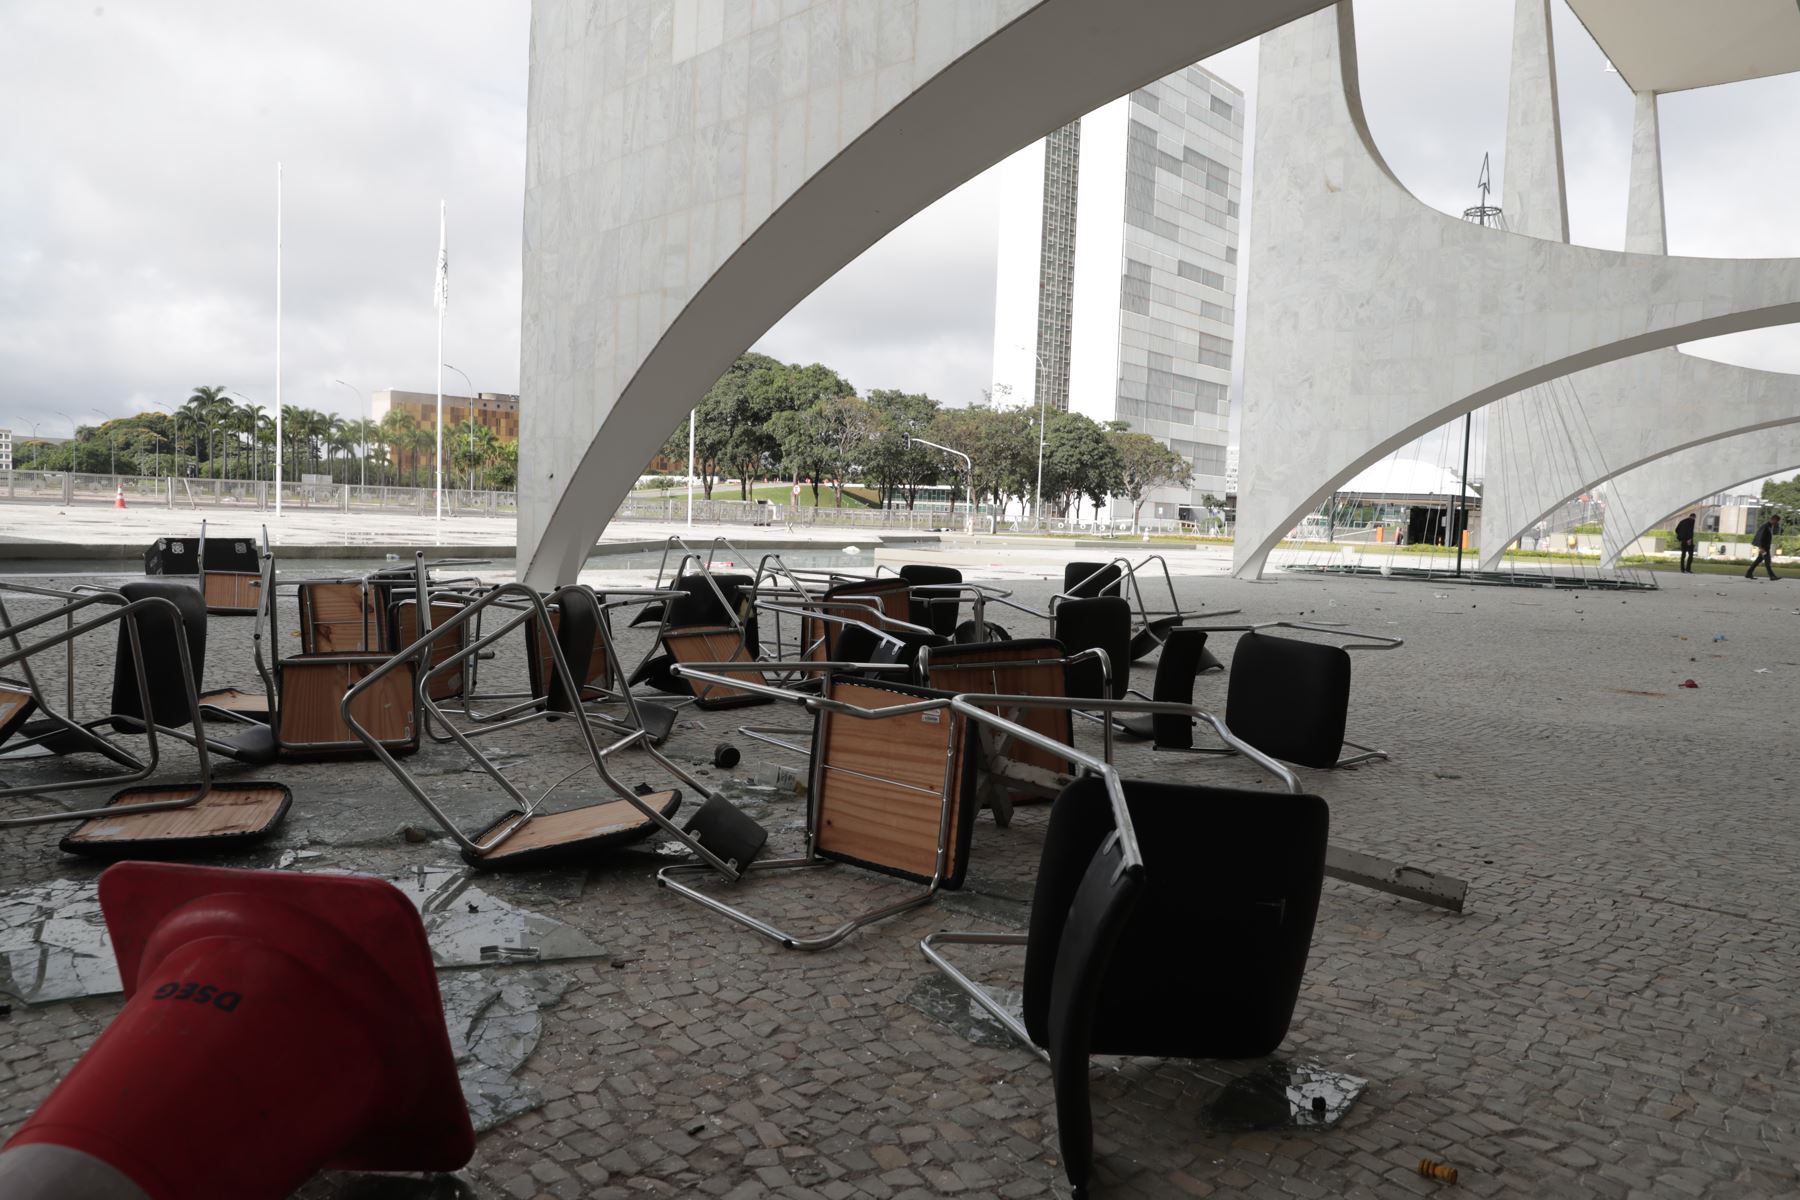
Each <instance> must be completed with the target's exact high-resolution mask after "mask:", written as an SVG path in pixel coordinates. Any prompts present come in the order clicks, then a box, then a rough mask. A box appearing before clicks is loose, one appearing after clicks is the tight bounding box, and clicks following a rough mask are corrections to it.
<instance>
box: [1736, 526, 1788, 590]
mask: <svg viewBox="0 0 1800 1200" xmlns="http://www.w3.org/2000/svg"><path fill="white" fill-rule="evenodd" d="M1780 532H1781V514H1780V513H1776V514H1774V515H1773V516H1771V517H1770V518H1769V519H1768V520H1766V521H1764V522H1763V523H1762V524H1761V525H1760V526H1759V527H1758V528H1757V530H1756V536H1755V537H1753V538H1751V539H1750V544H1751V545H1753V546H1755V547H1756V549H1757V550H1758V551H1759V553H1758V554H1757V556H1756V561H1755V562H1753V563H1751V564H1750V569H1749V570H1748V571H1745V572H1744V578H1745V579H1755V578H1756V568H1758V567H1761V568H1762V569H1763V570H1765V571H1767V572H1768V573H1769V578H1770V579H1773V578H1775V551H1774V547H1775V535H1776V534H1778V533H1780Z"/></svg>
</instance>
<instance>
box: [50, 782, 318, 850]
mask: <svg viewBox="0 0 1800 1200" xmlns="http://www.w3.org/2000/svg"><path fill="white" fill-rule="evenodd" d="M191 791H193V788H192V787H191V786H188V787H181V786H176V787H168V786H165V785H154V784H153V785H148V786H144V787H131V788H126V789H125V790H123V791H121V792H119V793H118V794H117V795H115V796H114V797H113V798H112V800H111V801H109V802H108V803H109V806H114V805H126V804H145V803H151V802H155V801H158V800H165V799H166V800H173V799H176V798H178V797H180V796H183V795H185V794H187V793H189V792H191ZM293 801H294V796H293V793H292V792H290V791H289V790H288V788H287V786H286V785H285V784H280V783H268V782H245V783H233V784H223V785H216V786H214V787H213V789H212V790H211V791H210V792H208V793H207V794H206V795H205V796H204V797H202V798H201V799H200V801H199V802H198V803H195V804H191V805H188V806H187V807H185V808H169V809H164V810H162V811H160V812H138V813H128V814H126V815H124V816H104V815H103V816H97V817H90V818H89V819H88V820H86V821H83V822H82V823H81V824H80V825H78V826H76V827H75V829H74V830H73V831H72V832H70V833H69V834H68V835H67V836H65V837H64V838H63V839H62V842H61V843H60V844H61V846H62V849H63V852H64V853H67V854H81V855H86V856H88V857H91V858H184V857H188V856H190V855H195V854H216V853H222V852H224V851H227V850H235V849H238V848H240V847H243V846H245V845H248V844H251V843H253V842H257V841H260V840H261V839H263V838H265V837H267V836H268V835H269V834H271V833H273V832H274V831H275V828H276V826H278V825H280V824H281V821H282V818H284V817H285V816H287V811H288V808H289V807H290V806H291V805H292V804H293Z"/></svg>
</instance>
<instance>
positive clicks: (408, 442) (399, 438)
mask: <svg viewBox="0 0 1800 1200" xmlns="http://www.w3.org/2000/svg"><path fill="white" fill-rule="evenodd" d="M418 432H419V423H418V421H417V420H415V419H414V418H413V415H412V414H411V413H409V412H402V411H400V410H399V409H389V410H388V413H387V415H386V416H384V417H382V418H381V440H382V443H383V444H384V445H386V446H387V448H388V451H389V457H390V459H394V460H395V463H394V465H395V466H396V467H398V466H399V463H398V461H397V456H398V455H399V454H402V453H410V452H411V451H412V450H413V437H414V435H416V434H417V433H418ZM411 465H415V466H416V462H415V463H414V464H411Z"/></svg>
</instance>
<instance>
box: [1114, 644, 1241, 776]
mask: <svg viewBox="0 0 1800 1200" xmlns="http://www.w3.org/2000/svg"><path fill="white" fill-rule="evenodd" d="M1224 669H1225V667H1224V664H1222V663H1221V662H1219V660H1218V659H1216V658H1214V657H1213V656H1212V652H1211V651H1209V650H1208V649H1207V648H1206V630H1204V629H1182V628H1175V629H1171V630H1169V631H1168V633H1167V634H1166V636H1165V637H1164V639H1163V644H1162V656H1161V657H1160V658H1158V659H1157V660H1156V682H1155V683H1154V684H1152V685H1151V691H1152V693H1153V694H1152V695H1150V696H1148V697H1146V699H1150V700H1155V701H1160V702H1163V703H1169V704H1192V703H1193V702H1194V680H1195V679H1197V678H1199V677H1200V675H1202V674H1203V673H1205V672H1207V671H1214V670H1218V671H1222V670H1224ZM1134 693H1135V694H1137V695H1142V693H1141V692H1137V691H1136V689H1129V690H1128V692H1127V694H1128V695H1129V694H1134ZM1229 723H1230V722H1229V721H1227V724H1229ZM1115 724H1116V725H1117V727H1118V730H1119V732H1120V733H1123V734H1125V735H1126V736H1127V737H1134V738H1144V739H1155V741H1156V748H1157V749H1159V750H1186V749H1188V748H1189V747H1191V746H1192V745H1193V744H1194V721H1193V718H1191V717H1187V716H1183V715H1181V714H1178V713H1157V714H1151V713H1131V714H1129V715H1127V716H1123V717H1118V718H1115Z"/></svg>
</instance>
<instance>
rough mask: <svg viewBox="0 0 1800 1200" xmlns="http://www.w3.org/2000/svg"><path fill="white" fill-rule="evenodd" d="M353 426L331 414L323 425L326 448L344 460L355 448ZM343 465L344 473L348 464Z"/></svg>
mask: <svg viewBox="0 0 1800 1200" xmlns="http://www.w3.org/2000/svg"><path fill="white" fill-rule="evenodd" d="M355 424H356V423H355V422H354V421H346V420H344V418H342V417H340V416H337V415H336V414H333V415H332V416H331V417H330V418H329V419H328V420H327V422H326V425H325V445H326V447H327V448H328V449H331V450H336V451H338V452H339V453H340V454H342V455H343V456H344V457H345V458H346V459H347V458H349V457H350V451H351V450H352V449H353V448H355V446H356V430H355V428H354V425H355ZM344 465H345V469H346V471H348V468H349V464H348V463H345V464H344Z"/></svg>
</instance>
